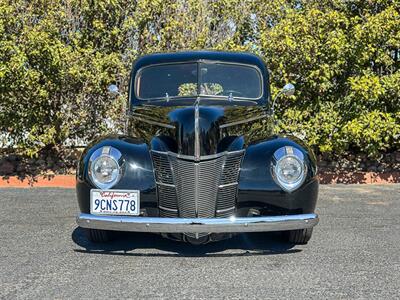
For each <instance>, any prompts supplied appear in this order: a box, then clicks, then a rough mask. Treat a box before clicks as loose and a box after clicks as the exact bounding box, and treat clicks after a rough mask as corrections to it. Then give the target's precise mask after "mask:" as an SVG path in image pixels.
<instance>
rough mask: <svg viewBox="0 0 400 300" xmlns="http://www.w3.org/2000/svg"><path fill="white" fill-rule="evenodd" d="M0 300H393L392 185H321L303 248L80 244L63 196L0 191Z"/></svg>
mask: <svg viewBox="0 0 400 300" xmlns="http://www.w3.org/2000/svg"><path fill="white" fill-rule="evenodd" d="M0 211H1V214H0V298H2V299H15V298H19V299H23V298H29V299H54V298H57V299H76V298H84V299H88V298H94V299H103V298H118V299H120V298H132V299H143V298H150V299H154V298H168V299H171V298H179V299H223V298H226V299H305V298H315V299H326V298H331V299H383V298H387V299H399V298H400V291H399V288H400V185H384V186H376V185H324V186H321V189H320V198H319V202H318V204H317V213H319V215H320V218H321V219H320V223H319V225H317V227H315V230H314V235H313V237H312V239H311V241H310V242H309V243H308V245H303V246H294V245H291V244H287V243H284V242H283V241H282V239H281V236H280V235H279V234H276V233H269V234H266V233H254V234H241V235H238V236H236V237H234V238H232V239H230V240H226V241H222V242H217V243H211V244H207V245H203V246H192V245H189V244H184V243H180V242H174V241H170V240H166V239H163V238H161V237H160V236H158V235H154V234H142V233H127V234H123V235H121V236H120V237H119V239H118V240H117V241H114V242H112V243H110V244H108V245H94V244H91V243H89V242H88V241H87V240H86V238H85V236H84V234H83V232H82V230H81V229H80V228H77V226H76V224H75V215H76V213H77V212H78V205H77V203H76V196H75V191H74V190H73V189H56V188H54V189H48V188H34V189H10V188H8V189H0Z"/></svg>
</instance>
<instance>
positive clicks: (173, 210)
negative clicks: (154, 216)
mask: <svg viewBox="0 0 400 300" xmlns="http://www.w3.org/2000/svg"><path fill="white" fill-rule="evenodd" d="M158 208H160V209H162V210H168V211H172V212H178V210H177V209H172V208H167V207H164V206H161V205H159V206H158Z"/></svg>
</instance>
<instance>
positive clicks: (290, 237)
mask: <svg viewBox="0 0 400 300" xmlns="http://www.w3.org/2000/svg"><path fill="white" fill-rule="evenodd" d="M312 232H313V228H306V229H298V230H291V231H288V232H286V238H287V241H288V242H289V243H293V244H297V245H305V244H307V243H308V241H309V240H310V239H311V236H312Z"/></svg>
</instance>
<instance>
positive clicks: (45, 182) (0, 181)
mask: <svg viewBox="0 0 400 300" xmlns="http://www.w3.org/2000/svg"><path fill="white" fill-rule="evenodd" d="M75 185H76V179H75V175H43V176H37V177H27V178H20V177H18V176H10V177H8V178H4V177H3V178H0V188H4V187H6V188H7V187H9V188H30V187H59V188H75Z"/></svg>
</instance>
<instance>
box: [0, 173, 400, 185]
mask: <svg viewBox="0 0 400 300" xmlns="http://www.w3.org/2000/svg"><path fill="white" fill-rule="evenodd" d="M319 180H320V183H321V184H338V183H344V184H390V183H400V172H391V173H374V172H341V173H334V172H326V173H322V174H319ZM75 185H76V179H75V175H43V176H37V177H34V178H33V177H28V178H20V177H17V176H11V177H3V178H0V188H7V187H8V188H30V187H58V188H75Z"/></svg>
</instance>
